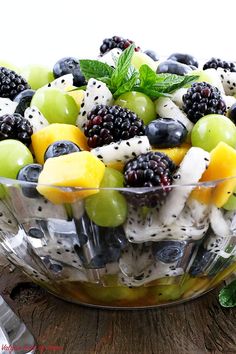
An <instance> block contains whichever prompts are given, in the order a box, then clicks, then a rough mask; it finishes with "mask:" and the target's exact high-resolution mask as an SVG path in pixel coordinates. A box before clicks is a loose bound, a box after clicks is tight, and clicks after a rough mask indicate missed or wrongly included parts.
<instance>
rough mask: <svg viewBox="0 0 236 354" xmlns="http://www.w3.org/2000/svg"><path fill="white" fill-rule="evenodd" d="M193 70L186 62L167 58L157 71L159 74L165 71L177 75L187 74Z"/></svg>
mask: <svg viewBox="0 0 236 354" xmlns="http://www.w3.org/2000/svg"><path fill="white" fill-rule="evenodd" d="M191 71H192V68H190V66H188V65H186V64H182V63H178V62H177V61H173V60H165V61H163V62H161V63H160V64H159V65H158V67H157V70H156V72H157V73H158V74H163V73H170V74H176V75H186V74H188V73H190V72H191Z"/></svg>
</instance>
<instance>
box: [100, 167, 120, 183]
mask: <svg viewBox="0 0 236 354" xmlns="http://www.w3.org/2000/svg"><path fill="white" fill-rule="evenodd" d="M122 187H124V176H123V174H122V173H121V172H119V171H117V170H115V169H114V168H111V167H106V168H105V173H104V176H103V179H102V182H101V184H100V188H122Z"/></svg>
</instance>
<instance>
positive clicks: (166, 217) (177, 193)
mask: <svg viewBox="0 0 236 354" xmlns="http://www.w3.org/2000/svg"><path fill="white" fill-rule="evenodd" d="M209 161H210V154H209V153H208V152H207V151H205V150H203V149H201V148H198V147H191V148H190V149H189V150H188V152H187V154H186V155H185V157H184V159H183V160H182V162H181V164H180V166H179V168H178V170H177V171H176V172H175V174H174V176H173V179H174V186H173V188H172V190H171V191H170V193H169V194H168V197H167V198H166V201H165V204H164V205H163V206H162V207H161V209H160V211H159V220H160V222H162V223H163V224H165V225H170V224H172V223H173V222H174V221H175V220H176V218H177V217H178V216H179V215H180V213H181V211H182V210H183V208H184V206H185V203H186V201H187V199H188V197H189V195H190V193H191V191H192V190H193V189H194V184H196V183H197V182H198V181H199V180H200V178H201V176H202V174H203V173H204V172H205V170H206V169H207V167H208V165H209ZM187 185H188V186H187ZM175 186H176V187H175Z"/></svg>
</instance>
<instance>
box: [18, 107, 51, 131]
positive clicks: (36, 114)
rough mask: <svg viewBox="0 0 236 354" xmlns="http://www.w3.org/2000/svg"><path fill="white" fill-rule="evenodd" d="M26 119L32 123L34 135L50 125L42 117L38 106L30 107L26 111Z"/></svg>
mask: <svg viewBox="0 0 236 354" xmlns="http://www.w3.org/2000/svg"><path fill="white" fill-rule="evenodd" d="M24 118H25V119H27V120H28V121H29V122H30V125H31V126H32V129H33V133H36V132H37V131H39V130H41V129H43V128H45V127H47V126H48V125H49V122H48V121H47V119H46V118H45V117H44V116H43V115H42V113H41V112H40V111H39V110H38V108H37V107H36V106H32V107H28V108H27V109H26V110H25V113H24Z"/></svg>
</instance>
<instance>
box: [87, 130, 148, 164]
mask: <svg viewBox="0 0 236 354" xmlns="http://www.w3.org/2000/svg"><path fill="white" fill-rule="evenodd" d="M150 150H151V146H150V143H149V140H148V137H147V136H145V135H144V136H135V137H133V138H130V139H128V140H120V141H118V142H114V143H111V144H108V145H104V146H101V147H97V148H95V149H92V150H91V151H90V152H91V153H92V154H93V155H95V156H97V157H98V158H99V159H100V160H101V161H103V162H104V163H109V162H126V161H129V160H130V159H132V158H134V157H136V156H138V155H140V154H144V153H146V152H148V151H150Z"/></svg>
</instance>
